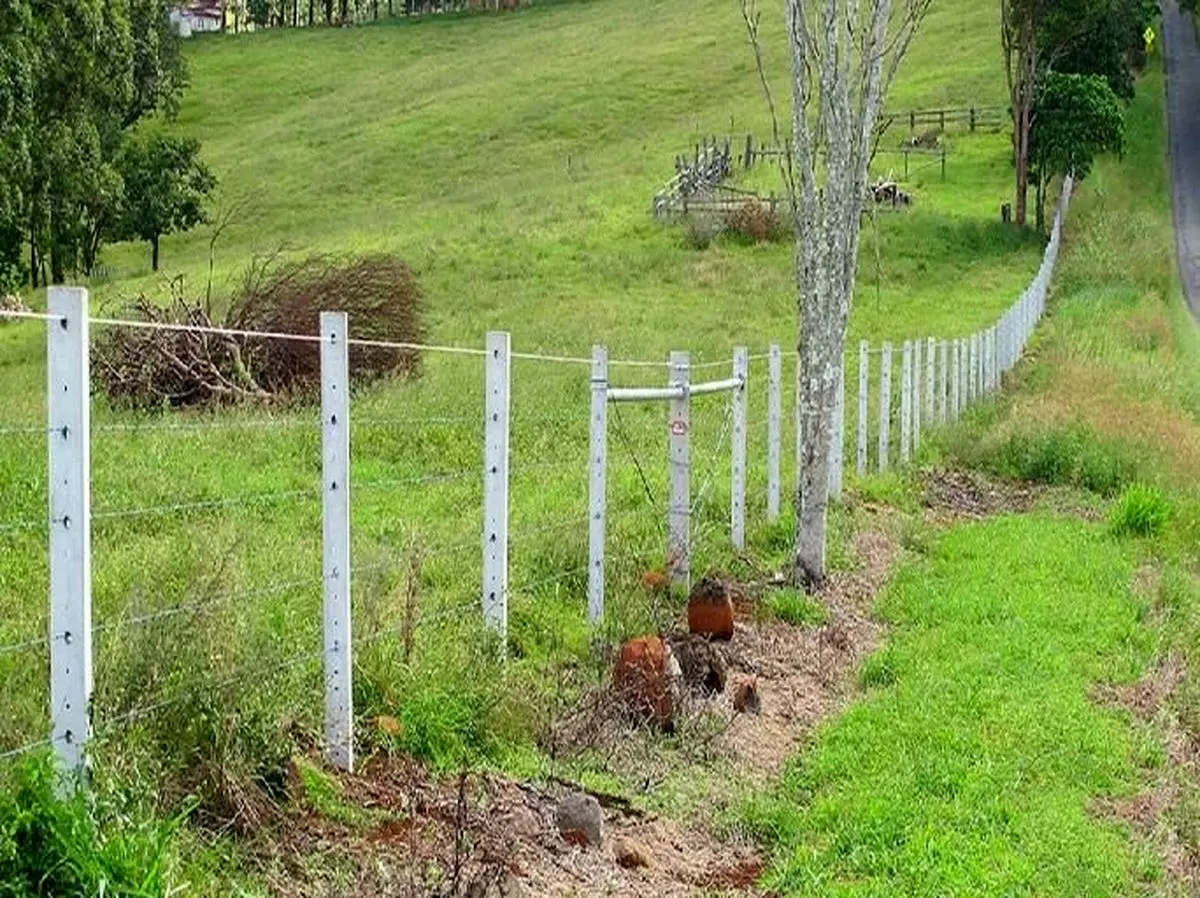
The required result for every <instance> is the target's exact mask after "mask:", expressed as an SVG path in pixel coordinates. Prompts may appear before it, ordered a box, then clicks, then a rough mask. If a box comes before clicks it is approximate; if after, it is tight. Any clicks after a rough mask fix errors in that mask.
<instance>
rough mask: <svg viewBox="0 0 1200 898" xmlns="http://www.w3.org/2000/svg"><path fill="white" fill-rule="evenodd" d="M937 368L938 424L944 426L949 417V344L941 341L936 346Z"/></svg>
mask: <svg viewBox="0 0 1200 898" xmlns="http://www.w3.org/2000/svg"><path fill="white" fill-rule="evenodd" d="M938 357H939V358H938V367H939V368H940V369H941V376H940V377H939V378H938V423H939V424H945V423H946V421H947V419H948V418H949V417H950V414H949V409H948V407H947V404H948V402H949V398H950V397H949V386H950V343H949V342H948V341H946V340H942V341H941V343H940V344H939V346H938Z"/></svg>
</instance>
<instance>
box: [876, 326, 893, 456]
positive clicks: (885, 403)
mask: <svg viewBox="0 0 1200 898" xmlns="http://www.w3.org/2000/svg"><path fill="white" fill-rule="evenodd" d="M891 430H892V344H891V343H884V344H883V353H882V355H881V356H880V359H879V470H880V471H886V470H887V468H888V441H889V438H890V437H891Z"/></svg>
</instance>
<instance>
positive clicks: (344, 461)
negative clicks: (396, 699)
mask: <svg viewBox="0 0 1200 898" xmlns="http://www.w3.org/2000/svg"><path fill="white" fill-rule="evenodd" d="M348 337H349V326H348V323H347V318H346V313H345V312H322V313H321V444H322V483H321V496H322V500H321V518H322V525H323V531H324V532H323V542H322V545H323V549H324V556H325V557H324V565H325V570H324V578H323V579H324V583H325V589H324V607H325V627H324V635H325V652H324V655H325V754H326V757H328V758H329V762H330V763H331V764H333V765H334V766H335V767H339V768H341V769H342V770H353V769H354V656H353V654H352V652H353V640H352V638H351V637H352V634H353V628H352V626H351V618H350V346H349V343H347V339H348Z"/></svg>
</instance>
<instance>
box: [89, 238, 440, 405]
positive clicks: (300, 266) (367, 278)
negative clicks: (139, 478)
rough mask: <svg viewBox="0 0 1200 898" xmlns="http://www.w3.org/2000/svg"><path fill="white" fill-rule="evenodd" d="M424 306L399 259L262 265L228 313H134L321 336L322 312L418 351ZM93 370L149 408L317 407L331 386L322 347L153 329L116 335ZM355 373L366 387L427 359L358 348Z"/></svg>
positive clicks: (111, 389) (185, 306) (415, 369)
mask: <svg viewBox="0 0 1200 898" xmlns="http://www.w3.org/2000/svg"><path fill="white" fill-rule="evenodd" d="M420 305H421V291H420V288H419V287H418V285H417V282H416V279H415V277H414V276H413V273H412V271H411V270H410V269H409V267H408V266H407V265H405V264H404V263H403V262H401V261H400V260H399V259H395V258H392V257H390V256H362V257H352V258H344V259H343V258H337V257H333V256H313V257H311V258H309V259H305V260H303V261H299V262H285V263H278V264H272V263H269V262H268V263H263V264H256V265H254V266H252V267H251V269H250V271H249V272H248V273H247V275H246V279H245V282H244V284H243V286H242V288H241V290H240V291H239V293H238V295H237V296H235V297H234V298H233V300H232V301H231V303H230V305H229V310H228V312H226V313H225V314H224V315H218V314H216V313H215V312H214V309H213V306H212V304H211V303H210V302H209V301H208V300H190V299H187V298H185V297H183V296H181V295H175V296H173V297H172V299H171V302H169V303H168V304H166V305H159V304H158V303H156V302H153V301H151V300H150V299H147V298H146V297H141V298H139V299H137V300H134V301H133V302H132V303H130V304H129V305H128V306H127V307H126V308H125V309H124V313H125V316H126V317H132V318H134V319H137V320H141V321H148V322H155V323H160V324H187V325H195V326H200V327H206V328H213V327H217V328H227V329H231V330H237V331H270V332H275V333H296V334H306V335H315V334H318V333H319V332H320V312H322V311H336V312H346V313H348V314H349V318H350V335H351V337H353V338H356V339H362V340H374V341H382V342H389V343H417V342H420V340H421V337H422V336H423V330H422V327H421V323H420ZM92 366H93V370H94V373H95V380H96V382H97V384H98V385H99V386H100V387H101V389H103V390H104V392H105V393H106V394H107V395H108V396H109V398H110V399H111V400H113V402H114V404H116V405H119V406H124V407H131V408H138V409H145V410H153V409H159V408H162V407H164V406H196V405H221V404H228V403H233V402H241V401H246V400H258V401H264V400H276V399H286V398H298V399H308V398H313V397H314V396H315V395H316V393H317V392H318V391H319V389H320V382H321V367H320V346H319V345H318V344H316V343H314V342H311V341H303V342H302V341H296V340H279V339H264V338H257V337H248V336H238V335H231V336H225V335H220V336H215V335H212V334H203V333H192V332H185V331H166V330H156V329H149V328H122V327H112V328H109V329H107V330H106V331H105V332H104V335H103V337H102V339H100V340H98V341H97V342H96V343H95V344H94V345H93V347H92ZM350 368H351V372H352V374H353V378H354V380H355V382H356V383H368V382H371V381H374V380H378V379H380V378H383V377H388V376H391V375H396V374H400V375H406V376H416V375H418V374H419V373H420V356H419V354H418V353H417V352H415V351H414V350H412V349H409V348H394V347H380V346H355V347H351V352H350Z"/></svg>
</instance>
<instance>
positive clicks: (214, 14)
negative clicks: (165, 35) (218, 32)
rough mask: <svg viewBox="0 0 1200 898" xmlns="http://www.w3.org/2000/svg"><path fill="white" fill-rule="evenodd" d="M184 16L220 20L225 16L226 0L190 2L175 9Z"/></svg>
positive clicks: (192, 0) (196, 0) (189, 0)
mask: <svg viewBox="0 0 1200 898" xmlns="http://www.w3.org/2000/svg"><path fill="white" fill-rule="evenodd" d="M175 9H176V11H177V12H180V13H182V14H184V15H188V16H195V17H197V18H205V19H220V18H223V17H224V16H225V2H224V0H188V2H187V3H180V4H179V5H178V6H176V7H175Z"/></svg>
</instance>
